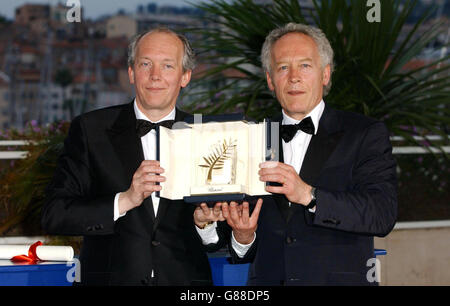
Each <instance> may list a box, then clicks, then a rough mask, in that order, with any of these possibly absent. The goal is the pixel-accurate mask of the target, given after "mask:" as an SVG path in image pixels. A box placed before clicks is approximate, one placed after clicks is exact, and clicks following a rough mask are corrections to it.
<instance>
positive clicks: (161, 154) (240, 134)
mask: <svg viewBox="0 0 450 306" xmlns="http://www.w3.org/2000/svg"><path fill="white" fill-rule="evenodd" d="M193 118H194V119H195V120H194V122H192V121H191V122H188V120H187V121H186V122H177V123H175V124H174V126H173V127H172V129H168V128H165V127H160V128H159V133H158V135H159V137H158V141H157V148H158V150H157V151H158V153H157V158H158V159H159V161H160V165H161V167H162V168H164V169H165V172H164V176H165V177H166V181H165V182H161V183H160V184H161V186H162V190H161V191H160V192H159V196H160V197H163V198H167V199H170V200H181V199H183V200H184V201H185V202H188V203H199V202H207V203H214V202H217V201H232V200H234V201H239V200H243V199H244V198H245V197H247V196H261V195H267V194H268V193H267V192H266V191H265V183H264V182H261V181H260V180H259V175H258V171H259V164H260V163H262V162H265V161H267V160H278V158H277V157H278V155H277V152H278V141H274V140H273V139H272V138H273V137H274V136H275V135H276V136H277V137H278V132H276V133H275V131H273V132H272V124H271V123H270V122H268V121H264V122H262V123H253V122H249V121H247V120H245V119H244V117H243V116H242V115H220V116H200V118H196V117H195V116H194V117H193ZM272 144H273V145H272Z"/></svg>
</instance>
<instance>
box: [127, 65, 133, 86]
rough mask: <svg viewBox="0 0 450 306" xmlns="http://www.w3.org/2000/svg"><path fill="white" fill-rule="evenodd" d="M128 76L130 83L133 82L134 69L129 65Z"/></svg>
mask: <svg viewBox="0 0 450 306" xmlns="http://www.w3.org/2000/svg"><path fill="white" fill-rule="evenodd" d="M128 78H129V79H130V84H134V71H133V68H131V66H128Z"/></svg>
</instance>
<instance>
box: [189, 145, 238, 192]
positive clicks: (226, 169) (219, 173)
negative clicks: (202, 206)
mask: <svg viewBox="0 0 450 306" xmlns="http://www.w3.org/2000/svg"><path fill="white" fill-rule="evenodd" d="M236 152H237V145H236V140H232V139H229V140H228V141H227V140H226V139H224V140H223V141H222V142H218V143H217V144H215V145H213V147H212V149H211V151H210V154H209V155H208V156H203V160H204V161H205V163H204V164H201V165H198V166H199V167H202V168H205V169H206V170H207V173H206V175H205V184H206V185H216V186H217V187H218V185H232V184H235V181H236V162H237V160H236V159H237V158H236V156H237V154H236ZM208 190H209V191H210V192H211V191H212V192H214V191H220V190H218V188H214V187H211V188H209V189H208Z"/></svg>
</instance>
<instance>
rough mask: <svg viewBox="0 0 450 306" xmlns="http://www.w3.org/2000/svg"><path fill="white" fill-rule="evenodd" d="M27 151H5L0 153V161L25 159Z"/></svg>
mask: <svg viewBox="0 0 450 306" xmlns="http://www.w3.org/2000/svg"><path fill="white" fill-rule="evenodd" d="M27 154H28V151H9V152H8V151H6V152H0V159H24V158H26V157H27Z"/></svg>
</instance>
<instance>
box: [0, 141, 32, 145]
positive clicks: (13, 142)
mask: <svg viewBox="0 0 450 306" xmlns="http://www.w3.org/2000/svg"><path fill="white" fill-rule="evenodd" d="M30 143H31V142H30V141H28V140H0V146H26V145H29V144H30Z"/></svg>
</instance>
